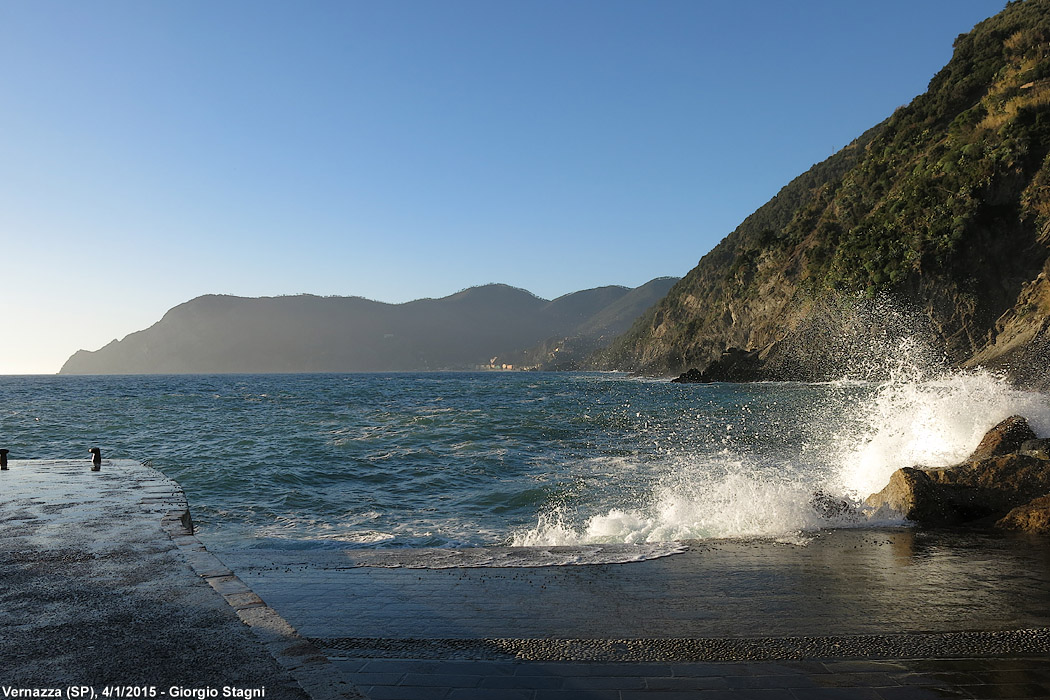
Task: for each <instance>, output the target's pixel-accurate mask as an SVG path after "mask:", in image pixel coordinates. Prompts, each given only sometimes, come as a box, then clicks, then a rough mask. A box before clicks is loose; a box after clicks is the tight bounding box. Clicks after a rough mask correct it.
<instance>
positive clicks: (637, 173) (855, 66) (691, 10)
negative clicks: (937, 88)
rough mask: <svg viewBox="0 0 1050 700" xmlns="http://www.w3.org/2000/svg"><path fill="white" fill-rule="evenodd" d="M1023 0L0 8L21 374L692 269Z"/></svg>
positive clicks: (42, 3) (0, 199)
mask: <svg viewBox="0 0 1050 700" xmlns="http://www.w3.org/2000/svg"><path fill="white" fill-rule="evenodd" d="M1005 4H1006V3H1005V1H1004V0H879V1H878V2H855V1H853V0H793V1H790V2H789V1H787V0H750V1H749V2H726V1H724V0H719V1H718V2H715V1H713V0H647V1H641V0H631V1H625V0H550V1H548V0H479V1H476V2H475V1H468V0H441V1H438V0H383V1H379V0H333V1H330V2H329V1H320V0H315V1H307V2H285V1H281V2H272V1H268V0H223V1H222V2H211V1H208V2H204V1H202V0H178V1H175V0H170V1H160V0H158V1H157V2H141V1H140V0H127V1H117V0H94V1H92V2H82V1H81V0H33V1H32V2H30V1H26V0H0V66H3V69H2V70H0V321H2V326H0V334H2V337H0V374H23V373H50V372H56V371H58V369H59V368H60V367H61V365H62V363H63V362H64V361H65V359H66V358H68V357H69V355H71V354H72V353H73V352H74V351H76V350H77V349H80V348H84V349H88V350H95V349H98V348H99V347H101V346H102V345H105V344H106V343H108V342H109V341H111V340H113V339H114V338H123V337H124V336H125V335H127V334H128V333H131V332H134V331H136V330H141V329H143V328H146V327H148V326H150V325H151V324H153V323H155V322H156V321H157V320H159V319H160V317H161V316H162V315H163V314H164V312H165V311H167V310H168V309H169V308H171V307H172V306H175V305H177V304H179V303H182V302H184V301H187V300H189V299H192V298H193V297H196V296H199V295H201V294H208V293H224V294H236V295H242V296H273V295H280V294H298V293H303V292H307V293H313V294H321V295H346V296H364V297H368V298H371V299H377V300H380V301H389V302H402V301H407V300H410V299H415V298H420V297H440V296H445V295H447V294H451V293H454V292H456V291H458V290H460V289H463V288H466V287H470V286H473V285H477V284H485V283H488V282H504V283H507V284H511V285H514V286H517V287H523V288H525V289H528V290H530V291H532V292H534V293H535V294H537V295H539V296H541V297H544V298H548V299H550V298H554V297H556V296H559V295H561V294H565V293H568V292H572V291H576V290H579V289H586V288H590V287H596V286H601V285H606V284H622V285H627V286H636V285H639V284H642V283H644V282H646V281H648V280H649V279H652V278H654V277H659V276H663V275H684V274H685V273H686V272H688V271H689V270H690V269H691V268H692V267H693V266H694V265H695V264H696V262H697V261H698V260H699V259H700V258H701V257H702V256H703V255H704V253H706V252H707V251H708V250H710V249H711V247H712V246H714V245H715V243H717V242H718V241H719V240H720V239H721V238H723V237H724V236H725V235H726V234H727V233H729V232H730V231H732V230H733V229H734V228H735V227H736V225H737V224H739V223H740V221H741V220H742V219H743V218H744V217H746V216H747V215H748V214H750V213H751V212H752V211H754V210H755V209H756V208H758V207H759V206H761V205H762V204H763V203H764V202H765V201H767V200H768V199H769V198H770V197H772V196H773V195H774V194H775V193H776V192H777V190H779V189H780V187H782V186H783V185H785V184H786V183H787V182H788V181H789V180H791V179H792V178H793V177H795V176H796V175H798V174H799V173H801V172H803V171H805V170H806V169H808V168H809V167H810V166H811V165H812V164H813V163H816V162H819V161H821V160H823V159H824V158H826V157H828V156H829V155H831V154H832V153H834V152H835V151H836V150H838V149H839V148H841V147H843V146H845V145H846V144H847V143H849V142H850V141H851V140H852V139H853V138H855V137H856V136H858V135H859V134H860V133H861V132H863V131H864V130H865V129H867V128H868V127H871V126H873V125H874V124H876V123H877V122H879V121H881V120H882V119H884V118H886V117H887V116H889V115H890V114H891V113H892V112H893V110H894V109H895V108H896V107H897V106H899V105H902V104H906V103H907V102H909V101H910V100H911V99H912V98H913V97H914V96H916V95H917V94H919V93H921V92H923V91H924V90H925V89H926V85H927V83H928V82H929V79H930V78H932V77H933V75H934V73H936V72H937V70H939V69H940V68H941V67H942V66H943V65H944V64H945V63H946V62H947V61H948V59H949V58H950V57H951V51H952V48H951V47H952V41H953V40H954V39H955V37H956V36H957V35H958V34H960V33H962V32H967V31H969V30H970V29H971V28H972V27H973V26H974V24H976V23H977V22H979V21H981V20H982V19H984V18H986V17H989V16H991V15H993V14H995V13H997V12H998V11H1000V10H1001V9H1002V8H1003V7H1004V6H1005Z"/></svg>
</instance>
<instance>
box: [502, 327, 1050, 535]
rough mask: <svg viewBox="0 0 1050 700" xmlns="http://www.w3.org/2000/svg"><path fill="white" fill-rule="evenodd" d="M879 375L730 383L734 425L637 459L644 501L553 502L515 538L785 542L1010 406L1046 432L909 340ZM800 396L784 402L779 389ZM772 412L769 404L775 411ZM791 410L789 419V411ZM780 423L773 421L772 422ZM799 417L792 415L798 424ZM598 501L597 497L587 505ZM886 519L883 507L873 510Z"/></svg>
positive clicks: (987, 379)
mask: <svg viewBox="0 0 1050 700" xmlns="http://www.w3.org/2000/svg"><path fill="white" fill-rule="evenodd" d="M899 348H900V349H901V352H900V353H899V355H898V356H897V357H896V358H895V359H894V361H893V364H892V365H891V366H890V367H889V368H888V374H889V376H890V378H889V379H888V380H886V381H884V382H881V383H871V382H862V381H851V380H850V381H838V382H829V383H820V384H782V385H777V384H765V385H751V386H749V387H744V386H734V385H722V386H721V387H713V388H711V389H710V391H722V392H726V393H727V394H729V395H737V397H738V399H737V400H738V401H739V394H740V393H741V392H742V393H745V394H746V395H747V396H748V400H747V401H746V402H741V403H738V404H737V405H738V410H737V412H736V416H737V420H735V421H733V422H727V423H725V424H724V425H720V426H719V424H718V423H717V421H712V420H709V416H700V415H697V416H696V419H697V423H698V427H697V429H696V430H695V431H694V432H693V433H691V434H690V438H691V440H690V441H685V442H678V443H677V444H676V449H674V450H669V451H667V452H666V453H664V454H663V455H654V456H651V457H652V461H649V462H647V463H644V464H643V463H642V462H641V461H640V462H639V463H637V464H635V465H634V468H635V469H636V470H637V471H638V473H644V474H646V475H648V477H649V478H650V483H649V486H648V492H647V495H646V497H645V498H642V499H638V498H636V499H635V502H634V503H632V504H625V505H618V506H616V507H611V508H606V509H600V508H599V509H592V510H590V512H587V508H586V507H577V508H575V509H573V508H568V507H566V504H565V503H559V504H558V507H556V508H551V509H548V510H546V511H544V512H542V513H541V514H540V515H539V517H538V519H537V521H536V523H535V525H534V526H532V527H525V528H520V529H519V530H518V531H517V532H516V533H515V534H514V536H513V538H512V542H513V544H516V545H552V544H563V545H579V544H593V543H603V542H622V543H642V542H645V543H652V542H662V541H672V540H691V539H707V538H750V537H763V538H777V539H786V540H788V541H804V537H801V538H800V534H801V533H807V532H813V531H816V530H820V529H824V528H829V527H864V526H875V525H887V524H901V523H902V522H903V521H900V520H896V521H894V520H879V521H872V520H870V519H869V515H867V514H866V513H865V512H864V507H863V499H864V498H865V497H866V496H867V495H869V494H871V493H874V492H876V491H878V490H880V489H881V488H882V487H883V486H885V485H886V483H887V482H888V481H889V478H890V475H891V474H892V473H893V472H894V471H895V470H897V469H899V468H901V467H904V466H913V465H923V466H929V467H936V466H947V465H951V464H955V463H958V462H960V461H962V460H964V459H965V458H966V457H967V456H968V455H969V454H970V452H972V450H973V449H974V448H975V447H976V445H977V443H978V442H979V441H980V439H981V437H982V436H983V435H984V433H985V432H986V431H987V430H988V429H989V428H990V427H992V426H993V425H995V424H996V423H997V422H999V421H1000V420H1002V419H1003V418H1005V417H1007V416H1009V415H1011V414H1021V415H1024V416H1026V417H1027V418H1028V419H1029V421H1030V423H1031V425H1032V426H1033V428H1034V429H1035V430H1036V432H1037V433H1038V434H1040V435H1050V401H1048V397H1047V396H1046V395H1044V394H1039V393H1034V392H1026V391H1022V390H1020V389H1018V388H1016V387H1013V386H1011V385H1010V384H1008V383H1007V382H1006V381H1004V380H1003V379H1002V378H1000V377H997V376H995V375H993V374H990V373H988V372H983V371H972V372H951V373H947V372H941V371H939V368H937V367H934V369H927V367H928V365H925V363H922V362H917V361H916V357H918V356H920V355H921V353H917V352H915V350H916V348H915V347H912V346H909V345H908V344H907V343H905V344H902V345H900V346H899ZM785 396H790V397H794V399H795V404H793V405H784V404H785V401H784V399H783V397H785ZM771 407H772V408H771ZM785 415H788V416H790V419H791V420H787V419H785ZM777 416H779V419H780V420H781V421H783V422H782V423H781V424H780V425H777V426H775V428H776V429H775V430H771V429H770V421H772V420H773V418H774V417H777ZM792 421H793V423H792ZM591 505H592V506H593V505H595V504H593V503H592V504H591ZM878 517H880V518H885V517H886V516H885V514H879V516H878Z"/></svg>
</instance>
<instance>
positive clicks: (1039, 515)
mask: <svg viewBox="0 0 1050 700" xmlns="http://www.w3.org/2000/svg"><path fill="white" fill-rule="evenodd" d="M995 526H996V527H998V528H1002V529H1003V530H1023V531H1025V532H1040V533H1050V495H1048V496H1042V497H1041V498H1036V499H1035V500H1033V501H1031V502H1030V503H1026V504H1025V505H1023V506H1018V507H1017V508H1014V509H1013V510H1011V511H1010V512H1009V513H1007V514H1006V517H1004V518H1003V519H1002V520H1000V521H999V522H997V523H996V524H995Z"/></svg>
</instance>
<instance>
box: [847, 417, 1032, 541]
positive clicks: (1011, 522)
mask: <svg viewBox="0 0 1050 700" xmlns="http://www.w3.org/2000/svg"><path fill="white" fill-rule="evenodd" d="M1048 447H1050V440H1047V439H1043V440H1040V439H1038V438H1036V436H1035V433H1034V432H1033V431H1032V429H1031V427H1030V426H1029V425H1028V421H1027V420H1025V419H1024V418H1022V417H1021V416H1010V417H1009V418H1007V419H1005V420H1004V421H1002V422H1000V423H999V424H998V425H996V426H995V427H994V428H992V429H991V430H989V431H988V433H987V434H986V435H985V436H984V438H983V439H982V440H981V443H980V444H979V445H978V447H977V449H976V450H974V452H973V454H971V455H970V457H969V458H968V459H967V460H966V461H965V462H963V463H961V464H958V465H955V466H952V467H944V468H938V469H924V468H922V467H904V468H902V469H898V470H897V471H896V472H894V473H893V475H892V476H891V477H890V482H889V484H887V485H886V487H885V488H884V489H882V490H881V491H879V492H878V493H875V494H872V495H870V496H868V498H867V499H866V503H867V505H869V506H871V507H872V508H875V509H879V508H889V509H891V510H894V511H896V512H898V513H900V514H901V515H903V516H904V517H905V518H907V519H908V520H911V521H913V522H915V523H917V524H919V525H926V526H932V527H938V526H951V525H962V524H974V525H994V526H995V527H999V528H1003V529H1011V530H1024V531H1028V532H1048V533H1050V456H1048V450H1047V448H1048Z"/></svg>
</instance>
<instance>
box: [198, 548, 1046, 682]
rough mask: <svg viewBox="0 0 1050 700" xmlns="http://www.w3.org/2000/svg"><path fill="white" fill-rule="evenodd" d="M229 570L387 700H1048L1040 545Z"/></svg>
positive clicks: (358, 562) (233, 563)
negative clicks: (605, 561) (547, 563)
mask: <svg viewBox="0 0 1050 700" xmlns="http://www.w3.org/2000/svg"><path fill="white" fill-rule="evenodd" d="M217 554H218V556H219V558H220V559H222V560H223V561H224V562H225V563H226V564H227V565H228V566H230V568H231V569H233V570H234V571H236V572H237V574H238V575H239V576H240V578H241V579H242V580H243V581H245V583H246V584H247V585H248V586H250V587H251V588H252V590H254V591H255V592H256V593H257V594H258V595H259V596H261V597H262V598H263V599H264V600H266V601H267V603H268V604H269V605H270V606H272V607H273V608H275V609H276V610H277V611H278V612H280V613H281V615H282V616H283V617H284V618H285V619H286V620H288V621H289V622H290V623H291V624H292V625H293V626H294V627H295V628H296V629H297V630H298V631H299V633H301V634H302V635H303V636H305V637H308V638H310V639H311V640H312V641H313V642H314V643H315V644H316V645H318V647H320V648H321V649H322V650H323V651H324V653H325V654H326V656H327V657H328V658H329V659H330V660H331V661H332V663H333V664H334V665H335V666H336V668H338V669H339V670H341V671H342V672H343V673H344V675H345V677H346V679H347V680H348V681H350V682H351V683H353V684H354V685H355V686H357V688H358V689H359V690H360V691H361V692H362V693H364V694H365V695H367V696H368V697H371V698H376V699H377V700H378V699H382V698H404V699H424V698H449V699H452V698H494V699H498V698H529V699H534V700H541V699H543V698H617V699H620V700H626V699H627V698H634V697H640V696H643V695H644V696H645V697H652V698H744V699H747V698H770V699H776V698H793V699H802V698H882V699H884V700H889V699H891V698H941V697H960V698H1050V541H1048V540H1047V539H1046V538H1037V537H1036V538H1034V537H1028V536H1004V535H995V534H982V533H935V532H921V531H914V530H908V529H892V530H879V531H871V530H867V531H862V530H844V531H835V532H828V533H824V534H822V535H820V536H818V537H816V538H814V539H813V540H812V541H810V542H809V544H807V545H806V546H797V545H786V544H777V543H772V542H715V543H694V544H693V545H692V546H691V547H690V549H689V551H687V552H685V553H682V554H677V555H674V556H669V557H664V558H659V559H654V560H650V561H645V562H636V563H627V564H614V565H587V566H560V567H533V568H529V567H521V568H487V567H474V568H446V569H426V568H392V567H391V566H390V560H389V558H388V557H380V556H377V555H372V554H369V553H367V552H361V551H348V552H339V551H308V552H302V551H298V552H290V551H261V550H253V551H250V552H243V551H241V552H234V551H224V552H217ZM377 563H381V564H382V566H378V565H376V564H377Z"/></svg>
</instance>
